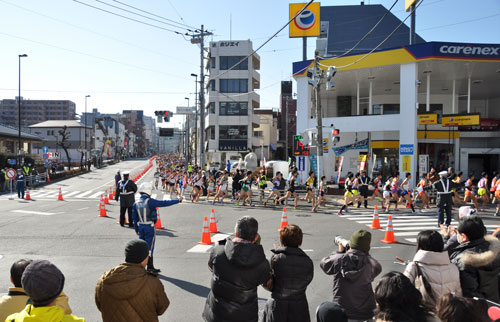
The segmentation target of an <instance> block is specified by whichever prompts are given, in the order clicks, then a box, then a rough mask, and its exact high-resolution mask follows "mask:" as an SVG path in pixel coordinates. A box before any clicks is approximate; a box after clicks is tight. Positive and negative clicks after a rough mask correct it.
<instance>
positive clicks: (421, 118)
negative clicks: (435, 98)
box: [417, 114, 438, 125]
mask: <svg viewBox="0 0 500 322" xmlns="http://www.w3.org/2000/svg"><path fill="white" fill-rule="evenodd" d="M417 116H418V124H420V125H429V124H438V115H437V114H419V115H417Z"/></svg>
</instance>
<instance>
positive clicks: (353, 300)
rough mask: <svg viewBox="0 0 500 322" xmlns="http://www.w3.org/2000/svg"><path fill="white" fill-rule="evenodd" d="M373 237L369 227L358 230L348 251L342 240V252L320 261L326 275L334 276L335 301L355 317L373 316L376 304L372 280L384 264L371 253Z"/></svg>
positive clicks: (348, 314) (365, 317) (340, 246)
mask: <svg viewBox="0 0 500 322" xmlns="http://www.w3.org/2000/svg"><path fill="white" fill-rule="evenodd" d="M371 237H372V236H371V233H370V232H368V231H366V230H358V231H356V232H354V234H352V236H351V239H350V241H349V246H350V249H349V250H348V251H347V252H346V249H345V246H344V245H342V243H341V242H339V243H338V247H339V251H338V252H335V253H332V254H331V255H330V256H328V257H325V258H323V259H322V260H321V263H320V266H321V268H322V269H323V271H324V272H325V273H326V274H328V275H333V302H336V303H339V304H340V305H341V306H342V307H343V308H344V309H345V311H346V313H347V316H348V317H349V319H353V320H363V321H364V320H368V319H371V318H372V317H373V310H374V309H375V306H376V305H375V297H374V294H373V289H372V282H373V280H374V279H375V277H376V276H377V275H378V274H380V272H381V271H382V266H381V265H380V263H379V262H377V261H376V260H375V259H374V258H373V257H371V256H370V255H369V253H368V252H369V251H370V243H371Z"/></svg>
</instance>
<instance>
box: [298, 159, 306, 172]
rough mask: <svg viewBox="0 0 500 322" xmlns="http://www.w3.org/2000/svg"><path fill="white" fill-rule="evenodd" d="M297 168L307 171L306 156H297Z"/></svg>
mask: <svg viewBox="0 0 500 322" xmlns="http://www.w3.org/2000/svg"><path fill="white" fill-rule="evenodd" d="M297 169H298V170H299V171H306V157H298V158H297Z"/></svg>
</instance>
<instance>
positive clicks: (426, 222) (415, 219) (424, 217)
mask: <svg viewBox="0 0 500 322" xmlns="http://www.w3.org/2000/svg"><path fill="white" fill-rule="evenodd" d="M389 215H391V216H392V225H393V226H394V237H396V240H404V241H407V242H411V243H416V242H417V235H418V233H419V232H421V231H423V230H436V231H439V230H440V228H439V227H438V226H437V214H436V213H435V212H432V213H431V212H428V213H422V214H418V215H413V214H412V213H405V212H401V213H398V214H386V213H381V214H379V218H380V225H381V227H382V230H384V229H385V227H387V222H388V219H389ZM340 218H344V219H347V220H350V221H353V222H356V223H358V224H360V225H363V226H367V227H371V224H372V220H373V213H369V212H366V211H363V212H359V213H348V214H346V215H343V216H341V217H340ZM457 224H458V222H457V221H456V220H455V219H452V221H451V225H452V226H455V227H456V226H457ZM485 226H486V229H487V231H488V233H489V234H491V233H492V232H493V231H495V229H497V228H498V227H499V225H495V224H492V225H486V224H485ZM398 237H399V239H398Z"/></svg>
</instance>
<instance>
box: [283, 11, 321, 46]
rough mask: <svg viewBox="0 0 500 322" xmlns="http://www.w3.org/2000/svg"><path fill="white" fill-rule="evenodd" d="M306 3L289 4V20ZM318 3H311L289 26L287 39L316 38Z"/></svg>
mask: <svg viewBox="0 0 500 322" xmlns="http://www.w3.org/2000/svg"><path fill="white" fill-rule="evenodd" d="M305 5H306V3H290V19H292V18H293V17H294V16H295V15H296V14H297V13H298V12H300V10H302V8H304V7H305ZM319 13H320V3H319V2H314V3H311V4H310V5H309V6H308V7H307V8H306V9H305V10H304V11H302V13H301V14H300V15H298V16H297V17H296V18H295V19H294V20H293V21H292V22H291V23H290V24H289V37H290V38H294V37H318V36H319V35H320V19H319V17H320V16H319Z"/></svg>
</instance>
